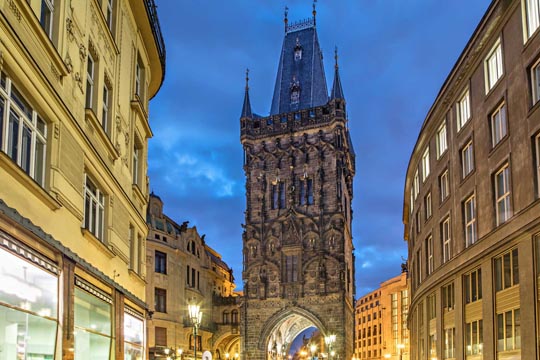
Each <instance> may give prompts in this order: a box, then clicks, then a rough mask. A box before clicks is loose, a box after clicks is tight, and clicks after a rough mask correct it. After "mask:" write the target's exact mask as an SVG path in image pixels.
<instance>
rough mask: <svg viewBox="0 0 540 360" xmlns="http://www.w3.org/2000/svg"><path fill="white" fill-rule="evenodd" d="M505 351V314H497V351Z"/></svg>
mask: <svg viewBox="0 0 540 360" xmlns="http://www.w3.org/2000/svg"><path fill="white" fill-rule="evenodd" d="M503 350H504V321H503V314H497V351H503Z"/></svg>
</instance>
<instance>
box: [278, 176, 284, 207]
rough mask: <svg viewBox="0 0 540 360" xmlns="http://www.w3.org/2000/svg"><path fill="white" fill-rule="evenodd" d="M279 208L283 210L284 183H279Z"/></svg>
mask: <svg viewBox="0 0 540 360" xmlns="http://www.w3.org/2000/svg"><path fill="white" fill-rule="evenodd" d="M279 208H280V209H285V183H284V182H279Z"/></svg>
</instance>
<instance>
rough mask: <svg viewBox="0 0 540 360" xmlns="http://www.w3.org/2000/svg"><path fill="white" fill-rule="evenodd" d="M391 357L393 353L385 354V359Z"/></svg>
mask: <svg viewBox="0 0 540 360" xmlns="http://www.w3.org/2000/svg"><path fill="white" fill-rule="evenodd" d="M391 357H392V355H390V354H384V358H385V359H390V358H391Z"/></svg>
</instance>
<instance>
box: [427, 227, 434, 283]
mask: <svg viewBox="0 0 540 360" xmlns="http://www.w3.org/2000/svg"><path fill="white" fill-rule="evenodd" d="M427 247H428V248H427V251H428V268H427V272H428V275H431V274H432V273H433V271H434V270H435V262H434V259H433V236H431V235H429V236H428V239H427Z"/></svg>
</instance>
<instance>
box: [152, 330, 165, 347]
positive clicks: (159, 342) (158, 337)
mask: <svg viewBox="0 0 540 360" xmlns="http://www.w3.org/2000/svg"><path fill="white" fill-rule="evenodd" d="M155 332H156V333H155V341H156V346H167V328H164V327H159V326H156V327H155Z"/></svg>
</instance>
